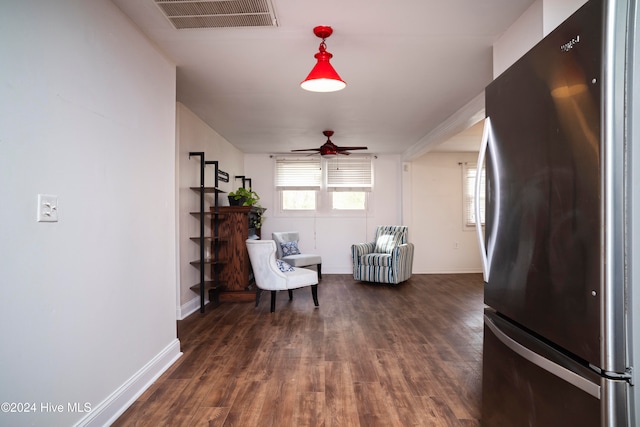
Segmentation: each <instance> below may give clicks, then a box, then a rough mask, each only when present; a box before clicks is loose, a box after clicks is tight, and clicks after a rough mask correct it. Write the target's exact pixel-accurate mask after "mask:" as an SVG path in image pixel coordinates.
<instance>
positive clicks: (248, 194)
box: [228, 187, 260, 206]
mask: <svg viewBox="0 0 640 427" xmlns="http://www.w3.org/2000/svg"><path fill="white" fill-rule="evenodd" d="M228 197H229V205H230V206H255V205H256V204H257V203H258V200H260V196H258V194H257V193H256V192H255V191H253V190H252V189H251V188H243V187H240V188H238V189H237V190H236V191H232V192H231V193H229V194H228Z"/></svg>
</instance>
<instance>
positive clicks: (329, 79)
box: [300, 26, 347, 92]
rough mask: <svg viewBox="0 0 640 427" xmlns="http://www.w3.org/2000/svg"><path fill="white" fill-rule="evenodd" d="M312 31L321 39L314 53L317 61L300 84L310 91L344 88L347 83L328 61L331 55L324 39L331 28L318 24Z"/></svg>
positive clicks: (331, 31) (330, 31) (329, 90)
mask: <svg viewBox="0 0 640 427" xmlns="http://www.w3.org/2000/svg"><path fill="white" fill-rule="evenodd" d="M313 33H314V34H315V35H316V36H317V37H319V38H321V39H322V42H321V43H320V47H319V52H318V53H316V54H315V55H314V58H316V59H317V60H318V62H317V63H316V65H315V66H314V67H313V69H312V70H311V72H310V73H309V75H308V76H307V78H306V79H304V81H303V82H302V83H300V86H301V87H302V89H305V90H308V91H311V92H335V91H338V90H342V89H344V88H345V87H346V86H347V84H346V83H345V82H344V80H342V79H341V78H340V76H339V75H338V73H337V72H336V70H335V69H334V68H333V66H332V65H331V63H330V62H329V60H330V59H331V58H333V55H332V54H331V53H329V52H328V51H327V45H326V43H325V39H327V38H328V37H329V36H330V35H331V34H332V33H333V29H332V28H331V27H327V26H318V27H315V28H314V29H313Z"/></svg>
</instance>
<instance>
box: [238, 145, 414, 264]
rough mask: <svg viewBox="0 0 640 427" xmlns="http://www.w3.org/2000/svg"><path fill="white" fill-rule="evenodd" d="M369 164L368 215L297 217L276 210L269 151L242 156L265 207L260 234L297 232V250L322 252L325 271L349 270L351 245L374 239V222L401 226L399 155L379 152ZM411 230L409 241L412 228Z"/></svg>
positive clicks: (266, 236)
mask: <svg viewBox="0 0 640 427" xmlns="http://www.w3.org/2000/svg"><path fill="white" fill-rule="evenodd" d="M373 167H374V185H375V190H374V192H372V193H371V195H370V199H369V200H370V203H371V207H370V209H369V212H368V213H366V214H364V213H362V214H357V215H349V214H344V213H343V214H335V215H315V216H314V215H310V216H299V215H295V214H287V213H282V212H279V210H278V193H277V192H276V191H275V189H274V159H272V158H270V156H269V155H267V154H247V155H245V172H246V174H247V176H249V177H251V178H252V184H253V189H254V190H256V192H257V193H258V194H259V195H260V203H261V204H262V206H263V207H265V208H267V211H266V213H265V218H266V219H265V222H264V224H263V227H262V237H263V238H264V239H270V238H271V233H272V232H274V231H299V232H300V249H301V250H302V251H304V252H313V253H317V254H320V255H321V256H322V272H323V273H327V274H350V273H352V272H353V267H352V264H351V245H352V244H354V243H360V242H366V241H372V240H373V237H374V234H375V228H376V226H377V225H387V224H401V220H402V191H401V174H400V168H401V162H400V156H396V155H393V156H392V155H380V156H378V158H377V159H374V161H373ZM409 233H410V237H409V238H410V239H412V237H411V233H412V230H411V229H410V230H409ZM412 240H413V239H412Z"/></svg>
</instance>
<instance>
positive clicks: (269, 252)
mask: <svg viewBox="0 0 640 427" xmlns="http://www.w3.org/2000/svg"><path fill="white" fill-rule="evenodd" d="M246 244H247V252H248V253H249V259H250V261H251V267H252V268H253V275H254V277H255V280H256V285H257V286H258V291H257V292H256V307H257V306H258V304H259V303H260V294H261V293H262V290H265V291H271V312H272V313H273V312H274V311H275V309H276V292H277V291H284V290H286V291H288V292H289V300H291V299H292V298H293V292H292V290H293V289H297V288H303V287H305V286H311V295H312V297H313V303H314V305H315V306H316V307H317V306H318V273H316V272H315V271H314V270H309V269H306V268H298V267H289V268H284V269H285V270H288V271H282V270H281V269H280V267H279V266H278V262H277V261H276V242H274V241H273V240H251V239H248V240H247V241H246Z"/></svg>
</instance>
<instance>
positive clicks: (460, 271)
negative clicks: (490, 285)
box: [413, 268, 482, 274]
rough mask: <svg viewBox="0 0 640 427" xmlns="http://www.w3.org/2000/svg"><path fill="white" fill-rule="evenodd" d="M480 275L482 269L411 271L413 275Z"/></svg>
mask: <svg viewBox="0 0 640 427" xmlns="http://www.w3.org/2000/svg"><path fill="white" fill-rule="evenodd" d="M475 273H482V269H480V270H478V269H477V268H470V269H464V268H462V269H456V270H436V271H420V272H416V271H415V270H414V271H413V274H475Z"/></svg>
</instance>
